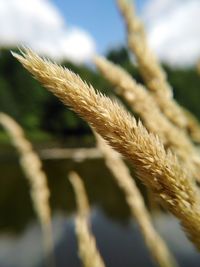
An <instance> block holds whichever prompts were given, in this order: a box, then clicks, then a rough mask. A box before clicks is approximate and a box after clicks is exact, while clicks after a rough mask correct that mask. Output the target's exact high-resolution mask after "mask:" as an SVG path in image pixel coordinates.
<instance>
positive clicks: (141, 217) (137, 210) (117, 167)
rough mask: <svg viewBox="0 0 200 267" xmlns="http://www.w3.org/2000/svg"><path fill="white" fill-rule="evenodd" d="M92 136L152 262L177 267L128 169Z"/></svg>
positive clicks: (98, 136) (108, 148) (104, 143)
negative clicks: (133, 219) (139, 231)
mask: <svg viewBox="0 0 200 267" xmlns="http://www.w3.org/2000/svg"><path fill="white" fill-rule="evenodd" d="M94 134H95V137H96V140H97V147H98V148H99V149H100V151H101V152H102V153H103V156H104V158H105V162H106V165H107V167H108V168H109V170H110V171H111V173H112V174H113V177H114V179H115V180H116V182H117V184H118V185H119V187H120V188H121V189H122V190H123V192H124V194H125V198H126V201H127V203H128V205H129V208H130V210H131V214H132V216H133V217H134V218H135V219H136V221H137V222H138V224H139V226H140V229H141V232H142V234H143V237H144V240H145V242H146V245H147V247H148V248H149V251H150V252H151V255H152V256H153V258H154V260H155V261H156V263H157V264H158V266H162V267H172V266H177V264H176V261H175V259H174V258H173V256H172V255H171V253H170V251H169V250H168V248H167V246H166V244H165V242H164V240H163V239H162V238H161V236H159V234H158V233H157V232H156V230H155V229H154V227H153V225H152V223H151V216H150V214H149V212H148V210H147V209H146V207H145V203H144V200H143V197H142V195H141V193H140V191H139V189H138V188H137V185H136V183H135V181H134V180H133V178H132V177H131V174H130V172H129V169H128V167H127V166H126V164H125V163H124V161H123V160H122V159H121V158H120V155H119V154H118V153H117V152H116V151H114V150H113V149H112V148H111V147H109V146H108V145H107V144H106V142H105V141H104V140H103V138H102V137H101V136H100V135H98V134H97V133H95V132H94Z"/></svg>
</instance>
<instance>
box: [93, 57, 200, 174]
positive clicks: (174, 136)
mask: <svg viewBox="0 0 200 267" xmlns="http://www.w3.org/2000/svg"><path fill="white" fill-rule="evenodd" d="M94 62H95V64H96V66H97V68H98V69H99V71H100V72H101V73H102V74H103V76H104V77H105V78H106V79H107V80H108V81H109V82H110V83H111V84H112V85H113V86H114V87H113V89H114V90H115V92H116V93H117V94H119V95H120V96H122V97H123V98H124V99H125V101H126V102H127V103H128V104H129V106H130V107H131V109H132V110H133V111H134V112H137V113H138V115H139V116H140V118H141V119H142V121H143V122H144V124H145V126H146V127H147V129H148V130H149V131H151V132H153V133H155V134H157V135H158V136H159V137H160V138H161V139H162V141H163V143H164V144H165V146H166V147H167V148H171V149H172V150H173V151H174V152H175V153H176V154H177V155H178V157H179V158H180V160H181V161H182V163H183V164H184V165H185V166H187V168H188V170H189V171H192V172H193V173H194V175H195V176H196V178H197V179H199V178H200V177H199V172H200V156H199V152H198V151H197V149H196V148H195V147H194V145H193V143H192V142H191V141H190V139H189V137H188V135H187V134H186V133H185V132H184V131H180V129H179V128H177V127H176V126H175V125H174V124H172V123H171V122H170V121H169V120H168V119H167V118H166V117H165V116H164V114H163V113H161V111H160V109H159V107H158V106H157V103H156V102H155V100H154V98H153V97H152V95H151V94H150V93H149V92H148V91H147V90H146V88H145V87H144V86H143V85H141V84H138V83H137V82H136V81H135V80H134V78H133V77H132V76H131V75H130V74H129V73H128V72H127V71H125V70H124V69H123V68H121V67H120V66H118V65H116V64H114V63H112V62H110V61H109V60H107V59H106V58H104V57H100V56H96V57H95V58H94ZM188 155H190V157H188Z"/></svg>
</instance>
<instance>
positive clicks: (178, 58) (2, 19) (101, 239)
mask: <svg viewBox="0 0 200 267" xmlns="http://www.w3.org/2000/svg"><path fill="white" fill-rule="evenodd" d="M135 4H136V7H137V14H138V16H140V18H141V19H142V20H143V21H144V24H145V26H146V30H147V35H148V39H149V44H150V46H151V47H152V49H153V50H154V51H155V53H156V54H157V56H158V58H159V59H160V61H161V62H162V64H163V67H164V69H165V70H166V72H167V75H168V79H169V82H170V84H171V85H172V87H173V89H174V96H175V98H176V99H177V100H178V102H179V103H180V104H181V105H183V106H185V107H187V108H188V109H189V110H190V111H192V112H193V113H194V114H195V115H196V116H197V117H198V118H199V119H200V103H199V100H200V76H199V75H198V73H197V69H196V66H197V62H198V61H199V59H200V1H199V0H137V1H135ZM23 45H24V46H28V47H30V48H32V49H33V50H35V51H36V52H38V53H39V54H40V55H42V56H46V57H48V58H50V59H52V60H53V61H55V62H57V63H59V64H62V65H63V66H66V67H68V68H70V69H71V70H73V71H75V72H76V73H78V74H79V75H80V76H81V78H83V79H84V80H86V81H87V82H88V83H91V84H92V85H93V86H94V87H95V88H96V89H98V90H101V91H102V92H103V93H105V94H106V95H112V89H111V85H110V84H109V83H108V82H107V81H106V80H105V79H104V78H103V77H102V76H101V75H100V74H99V73H98V72H97V71H96V69H95V67H94V65H93V64H92V57H93V56H94V55H95V54H96V53H98V54H101V55H104V56H106V57H107V58H109V59H110V60H111V61H113V62H115V63H118V64H120V65H121V66H123V67H124V68H125V69H126V70H127V71H129V72H130V73H131V74H132V75H133V76H134V78H135V79H136V80H137V81H138V82H141V83H143V80H142V78H141V76H140V74H139V72H138V69H137V67H136V66H134V64H132V63H133V62H134V56H133V55H130V54H129V51H128V49H127V43H126V30H125V26H124V22H123V19H122V18H121V16H120V14H119V11H118V9H117V5H116V2H115V1H114V0H107V1H105V0H103V1H97V0H85V1H81V0H73V1H70V0H67V1H62V0H52V1H50V0H26V1H24V0H0V111H2V112H5V113H7V114H9V115H10V116H12V117H13V118H14V119H15V120H16V121H17V122H18V123H19V124H20V125H21V126H22V127H23V129H24V130H25V132H26V135H27V137H28V138H29V140H30V141H31V142H32V143H33V145H34V148H35V150H36V151H37V152H38V154H39V155H40V157H41V158H42V160H43V164H44V170H45V172H46V173H47V175H48V182H49V187H50V190H51V207H52V210H53V226H54V238H55V244H56V249H55V251H56V261H57V266H59V267H62V266H70V267H77V266H80V261H79V259H78V255H77V243H76V239H75V234H74V223H73V218H74V213H75V201H74V196H73V192H72V188H71V185H70V184H69V182H68V176H67V174H68V172H69V171H70V170H75V171H77V172H78V173H79V174H80V175H81V177H82V178H83V180H84V182H85V185H86V189H87V192H88V196H89V199H90V203H91V206H92V214H91V221H92V227H93V230H94V233H95V236H96V238H97V243H98V245H99V248H100V251H101V252H102V255H103V257H104V259H105V262H106V265H107V267H121V266H126V267H129V266H154V265H153V263H152V261H151V258H150V256H149V254H148V251H147V249H146V247H145V245H144V241H143V240H142V238H141V236H140V233H139V231H138V226H137V225H136V224H135V222H134V220H133V219H130V214H129V209H128V207H127V205H126V202H125V199H124V196H123V193H122V192H121V191H120V189H119V188H118V186H117V185H116V184H115V182H114V181H113V179H112V176H111V174H110V173H109V171H108V170H107V168H106V167H105V164H104V161H103V159H102V157H101V154H100V153H98V151H94V150H93V148H95V140H94V137H93V135H92V133H91V130H90V128H89V127H88V125H87V124H86V123H85V122H84V121H83V120H81V119H80V118H79V117H78V116H77V115H75V114H74V113H73V112H71V111H70V110H69V109H67V108H66V107H64V105H63V104H62V103H60V102H59V101H58V100H57V99H56V98H55V97H54V96H53V95H52V94H50V93H49V92H47V91H46V90H45V89H43V88H42V87H41V86H40V84H39V83H38V82H37V81H35V80H34V79H33V78H32V77H31V75H29V73H27V71H26V70H24V69H23V68H22V66H21V65H20V64H19V63H18V62H17V61H16V60H15V59H14V58H13V57H12V56H11V53H10V50H13V51H17V50H18V48H17V47H20V46H23ZM132 61H133V62H132ZM82 148H84V150H81V149H82ZM131 171H132V173H133V175H134V171H133V170H131ZM0 173H1V177H0V266H1V267H29V266H44V264H43V253H42V241H41V233H40V231H41V230H40V227H39V224H38V222H37V219H36V217H35V215H34V212H33V208H32V204H31V200H30V196H29V189H28V188H29V187H28V185H27V181H26V180H25V179H24V174H23V173H22V171H21V168H20V166H19V159H18V156H17V153H16V152H15V149H14V148H13V147H12V146H11V144H10V140H9V138H8V136H7V135H6V133H5V132H4V131H3V129H2V128H0ZM138 186H139V188H140V189H141V190H142V192H143V195H144V197H145V200H146V202H147V205H148V206H150V205H149V201H148V195H147V192H146V189H145V188H144V186H143V185H142V184H140V183H139V182H138ZM149 208H151V207H149ZM155 224H156V227H157V228H158V229H159V231H160V232H161V233H162V234H163V235H164V237H165V238H166V239H167V242H168V243H169V245H170V247H171V248H172V250H173V251H174V253H175V255H176V256H177V257H178V260H179V262H180V263H181V266H190V267H191V266H200V256H199V255H198V253H197V252H196V251H195V249H194V248H193V246H192V245H191V244H190V243H189V242H188V241H187V240H186V237H185V236H184V234H183V233H182V230H181V228H180V226H179V225H178V222H177V221H176V220H175V219H174V218H171V217H169V215H166V214H165V215H162V216H157V217H155ZM173 233H175V234H173Z"/></svg>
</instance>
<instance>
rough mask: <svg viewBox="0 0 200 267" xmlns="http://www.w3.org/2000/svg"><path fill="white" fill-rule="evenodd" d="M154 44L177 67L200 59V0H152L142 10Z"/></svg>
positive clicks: (161, 57) (160, 53) (165, 59)
mask: <svg viewBox="0 0 200 267" xmlns="http://www.w3.org/2000/svg"><path fill="white" fill-rule="evenodd" d="M143 17H144V20H145V23H146V26H147V30H148V37H149V42H150V45H151V47H152V48H153V49H154V50H155V52H156V54H157V55H158V57H159V58H160V59H161V60H162V61H164V62H166V63H168V64H170V65H174V66H177V65H178V66H187V65H193V64H196V62H197V60H198V59H199V58H200V1H199V0H149V2H147V5H146V6H145V8H144V10H143Z"/></svg>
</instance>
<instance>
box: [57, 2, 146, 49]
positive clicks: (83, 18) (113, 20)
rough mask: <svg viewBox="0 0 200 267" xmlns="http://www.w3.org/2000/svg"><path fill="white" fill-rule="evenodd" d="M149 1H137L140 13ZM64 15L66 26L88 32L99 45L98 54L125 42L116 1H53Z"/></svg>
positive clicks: (123, 29)
mask: <svg viewBox="0 0 200 267" xmlns="http://www.w3.org/2000/svg"><path fill="white" fill-rule="evenodd" d="M147 1H148V0H138V1H136V4H137V10H138V12H140V11H141V9H142V7H143V5H144V4H145V2H147ZM52 2H53V3H54V4H55V5H56V6H57V8H58V9H59V11H60V12H61V13H62V15H63V16H64V18H65V20H66V24H67V25H69V26H71V25H73V26H74V25H76V26H78V27H80V28H83V29H84V30H86V31H88V32H89V33H90V34H91V36H92V37H93V38H94V40H95V42H96V43H97V44H98V46H97V49H98V52H100V53H103V52H105V51H107V50H108V49H109V47H110V48H113V47H116V46H118V45H119V46H120V45H121V44H122V43H124V42H125V28H124V23H123V20H122V19H121V17H120V14H119V12H118V10H117V7H116V1H115V0H102V1H100V0H73V1H63V0H52Z"/></svg>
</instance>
